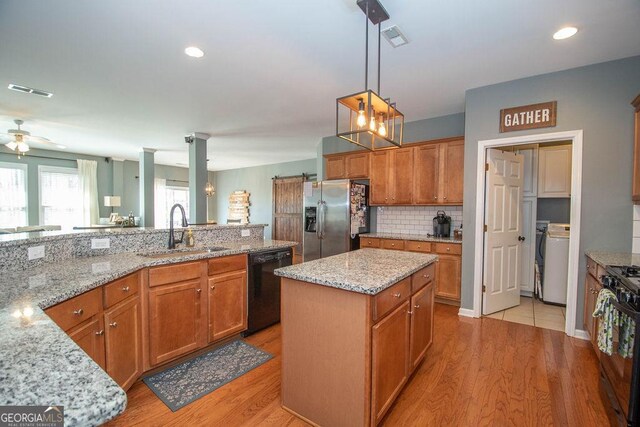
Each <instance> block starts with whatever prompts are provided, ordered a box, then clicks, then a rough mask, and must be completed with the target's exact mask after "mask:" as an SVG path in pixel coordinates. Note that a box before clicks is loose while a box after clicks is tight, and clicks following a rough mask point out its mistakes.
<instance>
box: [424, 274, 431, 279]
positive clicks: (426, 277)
mask: <svg viewBox="0 0 640 427" xmlns="http://www.w3.org/2000/svg"><path fill="white" fill-rule="evenodd" d="M422 277H424V278H425V279H428V278H429V277H431V275H430V274H423V275H422Z"/></svg>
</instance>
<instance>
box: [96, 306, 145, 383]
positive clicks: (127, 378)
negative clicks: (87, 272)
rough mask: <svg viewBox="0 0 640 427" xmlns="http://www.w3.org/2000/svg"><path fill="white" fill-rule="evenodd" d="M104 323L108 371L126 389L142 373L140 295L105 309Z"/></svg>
mask: <svg viewBox="0 0 640 427" xmlns="http://www.w3.org/2000/svg"><path fill="white" fill-rule="evenodd" d="M104 323H105V334H104V335H105V355H106V371H107V374H109V376H110V377H111V378H113V379H114V381H115V382H117V383H118V384H120V386H121V387H122V388H124V389H127V388H129V387H130V386H131V385H132V384H133V383H134V382H135V381H136V380H137V379H138V377H139V376H140V375H141V374H142V329H141V317H140V297H139V296H134V297H132V298H128V299H127V300H125V301H124V302H122V303H120V304H118V305H116V306H114V307H112V308H110V309H108V310H107V311H105V313H104Z"/></svg>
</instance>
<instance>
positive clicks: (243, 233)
mask: <svg viewBox="0 0 640 427" xmlns="http://www.w3.org/2000/svg"><path fill="white" fill-rule="evenodd" d="M241 233H242V237H249V236H251V230H242V231H241Z"/></svg>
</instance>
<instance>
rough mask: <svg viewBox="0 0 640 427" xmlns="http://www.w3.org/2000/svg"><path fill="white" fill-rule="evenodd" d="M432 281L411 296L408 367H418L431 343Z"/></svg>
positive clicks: (412, 368)
mask: <svg viewBox="0 0 640 427" xmlns="http://www.w3.org/2000/svg"><path fill="white" fill-rule="evenodd" d="M433 287H434V285H433V282H429V283H428V284H427V285H426V286H425V287H424V288H422V289H420V290H419V291H418V292H416V293H415V294H414V295H413V296H412V297H411V307H410V311H411V339H410V342H411V348H410V361H411V363H410V368H411V370H414V369H415V368H417V367H418V365H419V364H420V362H421V361H422V359H424V356H425V354H426V353H427V350H428V349H429V347H431V344H432V343H433V308H434V307H433V304H434V292H433Z"/></svg>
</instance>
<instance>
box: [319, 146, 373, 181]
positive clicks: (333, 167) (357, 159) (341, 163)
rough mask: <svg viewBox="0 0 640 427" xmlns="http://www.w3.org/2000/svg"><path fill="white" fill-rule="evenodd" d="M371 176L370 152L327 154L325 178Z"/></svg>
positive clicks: (360, 177) (364, 177)
mask: <svg viewBox="0 0 640 427" xmlns="http://www.w3.org/2000/svg"><path fill="white" fill-rule="evenodd" d="M345 178H348V179H366V178H369V152H367V151H356V152H351V153H346V154H344V153H341V154H329V155H327V156H325V179H329V180H330V179H345Z"/></svg>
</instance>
